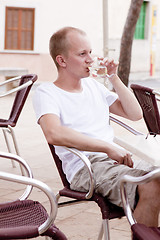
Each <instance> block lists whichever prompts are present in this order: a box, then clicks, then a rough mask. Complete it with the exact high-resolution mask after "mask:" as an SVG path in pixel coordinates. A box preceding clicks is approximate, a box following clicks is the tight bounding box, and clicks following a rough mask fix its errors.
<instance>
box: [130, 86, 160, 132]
mask: <svg viewBox="0 0 160 240" xmlns="http://www.w3.org/2000/svg"><path fill="white" fill-rule="evenodd" d="M130 87H131V89H132V90H133V92H134V94H135V96H136V98H137V100H138V102H139V104H140V106H141V108H142V111H143V117H144V120H145V123H146V126H147V128H148V131H149V133H150V134H155V133H156V134H160V115H159V110H158V105H157V100H156V97H155V94H154V93H153V89H151V88H148V87H144V86H141V85H137V84H131V86H130Z"/></svg>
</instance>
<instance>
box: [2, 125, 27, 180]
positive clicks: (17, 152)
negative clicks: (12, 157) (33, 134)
mask: <svg viewBox="0 0 160 240" xmlns="http://www.w3.org/2000/svg"><path fill="white" fill-rule="evenodd" d="M6 132H8V133H10V134H11V137H12V141H13V144H14V148H15V152H16V154H17V155H18V156H20V153H19V149H18V144H17V140H16V136H15V133H14V130H13V128H12V127H11V126H8V128H6V129H4V128H3V134H4V138H5V141H6V145H7V148H8V152H9V153H12V151H11V148H10V145H9V141H8V137H7V134H6ZM12 165H13V167H15V164H14V163H13V162H12ZM19 166H20V169H21V173H22V175H23V176H25V172H24V169H23V167H22V166H21V164H20V165H19Z"/></svg>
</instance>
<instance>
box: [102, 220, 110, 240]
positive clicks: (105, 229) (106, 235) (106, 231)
mask: <svg viewBox="0 0 160 240" xmlns="http://www.w3.org/2000/svg"><path fill="white" fill-rule="evenodd" d="M103 232H104V240H110V234H109V220H108V219H103Z"/></svg>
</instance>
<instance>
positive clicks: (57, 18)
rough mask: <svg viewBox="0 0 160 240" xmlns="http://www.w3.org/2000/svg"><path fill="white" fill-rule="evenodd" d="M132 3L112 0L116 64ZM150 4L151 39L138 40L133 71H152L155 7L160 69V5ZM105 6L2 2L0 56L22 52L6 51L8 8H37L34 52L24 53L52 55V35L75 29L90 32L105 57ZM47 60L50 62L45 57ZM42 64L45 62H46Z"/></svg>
mask: <svg viewBox="0 0 160 240" xmlns="http://www.w3.org/2000/svg"><path fill="white" fill-rule="evenodd" d="M130 1H131V0H130ZM130 1H129V0H108V14H109V20H108V28H109V48H110V49H111V51H110V52H109V56H110V57H111V58H115V59H116V60H118V58H119V50H120V40H121V36H122V32H123V27H124V24H125V21H126V17H127V14H128V9H129V6H130ZM149 2H150V4H149V9H148V11H149V12H148V37H147V39H145V40H134V42H133V48H132V66H131V71H149V68H150V27H151V19H150V18H151V15H150V14H151V7H152V5H153V4H155V5H157V11H158V14H157V46H156V47H157V52H156V68H157V69H160V44H159V43H160V14H159V11H160V10H159V7H160V1H159V0H150V1H149ZM102 3H103V0H79V1H78V0H0V39H1V41H0V55H1V53H3V56H4V53H6V52H7V53H14V52H16V53H21V52H22V51H8V50H4V34H5V7H6V6H17V7H30V8H35V38H34V51H30V52H26V51H25V52H24V53H33V54H40V56H41V55H46V54H48V45H49V38H50V36H51V35H52V33H53V32H55V31H56V30H58V29H59V28H61V27H64V26H73V27H78V28H81V29H83V30H84V31H86V32H87V34H88V36H89V38H90V39H91V44H92V48H93V53H94V54H98V55H103V14H102V13H103V11H102V5H103V4H102ZM112 50H114V51H112ZM33 54H32V55H31V57H32V58H33V56H34V55H33ZM40 56H39V61H38V62H39V64H40V62H41V61H40ZM15 57H16V55H15ZM0 59H1V57H0ZM4 59H5V58H4ZM6 59H9V58H6ZM17 59H20V58H17ZM24 59H25V58H24ZM35 59H37V57H35ZM43 59H48V58H46V57H45V56H43ZM0 61H1V60H0ZM19 61H20V60H18V62H17V64H19ZM42 61H43V62H44V60H42ZM7 64H9V65H10V66H11V65H12V64H13V63H9V62H8V63H7ZM21 64H22V63H21ZM21 64H20V65H21ZM35 64H36V63H35ZM1 65H2V63H0V66H1ZM24 65H25V67H26V66H27V64H26V63H25V64H24ZM39 67H40V66H39V65H38V66H36V69H38V68H39Z"/></svg>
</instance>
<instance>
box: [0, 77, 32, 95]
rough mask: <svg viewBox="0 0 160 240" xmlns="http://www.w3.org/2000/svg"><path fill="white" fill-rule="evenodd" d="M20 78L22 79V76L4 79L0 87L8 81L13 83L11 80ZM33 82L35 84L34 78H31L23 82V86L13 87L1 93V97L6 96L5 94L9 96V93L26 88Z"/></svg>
mask: <svg viewBox="0 0 160 240" xmlns="http://www.w3.org/2000/svg"><path fill="white" fill-rule="evenodd" d="M20 79H21V76H18V77H14V78H11V79H8V80H6V81H4V82H1V83H0V87H1V86H4V85H7V84H8V83H11V82H14V81H17V80H20ZM31 84H33V82H32V80H29V81H28V82H26V83H24V84H22V85H21V86H18V87H15V88H13V89H11V90H9V91H6V92H4V93H2V94H0V98H1V97H5V96H7V95H9V94H12V93H15V92H17V91H19V90H21V89H23V88H26V87H28V86H30V85H31Z"/></svg>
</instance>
